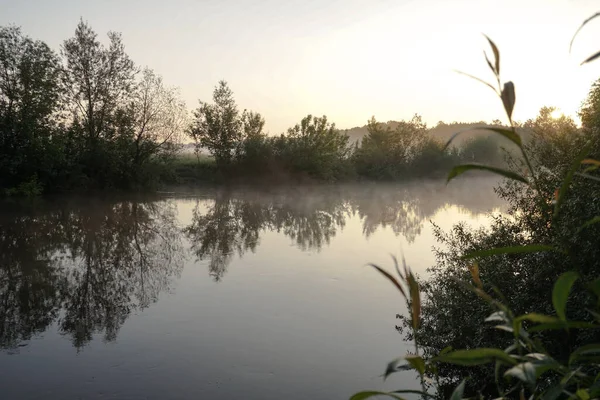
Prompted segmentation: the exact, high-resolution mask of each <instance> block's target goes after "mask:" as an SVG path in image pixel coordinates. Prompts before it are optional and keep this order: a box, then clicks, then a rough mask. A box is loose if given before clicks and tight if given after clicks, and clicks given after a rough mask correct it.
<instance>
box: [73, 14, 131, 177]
mask: <svg viewBox="0 0 600 400" xmlns="http://www.w3.org/2000/svg"><path fill="white" fill-rule="evenodd" d="M108 38H109V42H110V43H109V45H108V47H105V46H104V45H102V44H101V43H100V42H99V41H98V39H97V35H96V33H95V32H94V31H93V30H92V29H91V27H90V26H89V25H88V24H87V23H85V22H83V20H82V21H80V22H79V24H78V25H77V29H76V30H75V35H74V36H73V37H72V38H70V39H68V40H66V41H65V42H64V43H63V46H62V49H61V54H62V57H63V60H64V65H63V69H62V71H63V73H62V79H63V83H64V86H65V88H66V89H67V92H68V104H69V105H70V108H71V110H72V112H73V114H74V116H77V117H78V119H79V120H80V123H81V126H82V128H83V132H84V135H85V139H86V148H87V151H88V158H87V159H86V163H87V164H88V165H87V166H88V171H87V172H88V173H89V174H91V175H93V174H94V173H95V172H97V171H98V169H99V168H102V167H103V165H102V164H101V161H102V160H101V157H100V154H99V147H100V144H101V141H102V140H105V141H109V140H110V139H111V138H112V137H113V136H114V133H115V130H114V129H113V128H114V127H113V126H112V122H114V117H115V111H116V110H117V108H118V106H120V105H123V103H124V100H125V98H126V95H130V94H131V91H132V89H133V87H134V76H135V73H136V69H135V66H134V63H133V61H131V59H130V58H129V56H128V55H127V54H126V53H125V47H124V45H123V42H122V40H121V35H120V34H119V33H115V32H109V33H108Z"/></svg>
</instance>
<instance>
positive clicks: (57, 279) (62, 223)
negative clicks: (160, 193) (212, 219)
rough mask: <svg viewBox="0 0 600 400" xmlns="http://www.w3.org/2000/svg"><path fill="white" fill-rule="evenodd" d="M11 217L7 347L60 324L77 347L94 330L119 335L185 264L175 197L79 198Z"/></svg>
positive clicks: (1, 239) (0, 274)
mask: <svg viewBox="0 0 600 400" xmlns="http://www.w3.org/2000/svg"><path fill="white" fill-rule="evenodd" d="M23 212H24V213H25V215H27V212H31V210H25V211H23ZM3 218H4V220H6V221H4V220H3V223H2V224H1V226H0V232H1V234H0V246H1V247H0V249H1V250H2V253H1V255H0V258H2V261H3V262H2V264H0V282H2V283H1V285H2V286H1V287H2V288H3V290H2V292H1V293H2V294H1V295H0V298H1V300H0V301H1V303H0V316H1V317H2V321H3V322H2V325H1V326H2V328H0V329H1V332H0V338H1V342H0V343H1V346H2V347H14V346H15V345H16V344H18V343H19V342H20V341H23V340H27V339H29V338H30V337H31V336H32V335H33V334H35V333H39V332H42V331H43V330H45V329H46V328H47V327H48V325H49V324H50V323H52V322H54V321H56V322H58V326H59V329H60V331H61V332H62V333H63V334H65V335H68V336H70V337H71V338H72V342H73V345H74V346H75V347H77V348H81V347H82V346H84V345H85V344H86V343H88V342H89V341H90V340H91V339H92V337H93V335H94V334H102V335H103V337H104V339H105V340H108V341H110V340H114V339H115V338H116V336H117V334H118V331H119V329H120V327H121V326H122V325H123V323H124V322H125V320H126V319H127V318H128V316H129V315H130V314H131V312H133V311H135V310H140V309H144V308H145V307H148V306H149V305H150V304H152V303H153V302H155V301H157V299H158V296H159V294H160V293H161V292H162V291H165V290H168V289H169V285H170V282H171V280H172V278H173V277H176V276H178V275H179V273H180V270H181V268H182V257H183V248H182V246H181V231H180V229H179V227H178V226H177V225H176V223H175V210H174V207H173V205H172V204H171V203H169V202H140V201H137V200H134V201H122V202H117V203H114V202H106V201H96V202H93V203H92V204H89V203H88V204H85V205H84V204H81V203H78V202H73V203H67V204H62V205H59V207H56V206H53V207H51V208H50V209H48V210H44V212H43V213H41V215H38V216H35V217H33V216H29V215H27V216H26V217H23V216H20V215H19V214H18V213H17V216H16V217H15V216H13V217H12V219H11V217H10V215H3Z"/></svg>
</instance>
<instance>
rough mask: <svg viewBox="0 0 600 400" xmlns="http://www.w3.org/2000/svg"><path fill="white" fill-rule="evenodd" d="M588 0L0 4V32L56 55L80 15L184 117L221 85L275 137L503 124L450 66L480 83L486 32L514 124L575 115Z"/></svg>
mask: <svg viewBox="0 0 600 400" xmlns="http://www.w3.org/2000/svg"><path fill="white" fill-rule="evenodd" d="M596 11H600V2H598V1H583V0H503V1H490V0H461V1H451V0H418V1H414V0H370V1H368V0H345V1H338V0H321V1H311V0H289V1H285V0H262V1H260V0H256V1H249V0H246V1H244V0H238V1H233V0H218V1H212V0H205V1H201V0H196V1H192V0H170V1H165V0H120V1H115V0H104V1H83V0H53V1H49V0H0V25H8V24H16V25H19V26H21V27H22V28H23V31H24V32H25V33H26V34H28V35H29V36H31V37H33V38H35V39H42V40H44V41H46V42H47V43H48V44H49V45H50V46H51V47H52V48H54V49H55V50H58V49H59V46H60V44H61V43H62V41H63V40H64V39H66V38H68V37H70V36H72V35H73V32H74V30H75V27H76V25H77V23H78V21H79V18H80V17H83V19H84V20H87V21H88V22H89V23H90V25H91V26H92V28H93V29H94V30H95V31H96V32H97V33H98V34H99V36H100V37H101V38H103V39H105V38H106V33H107V32H108V31H109V30H113V31H118V32H121V33H122V34H123V39H124V42H125V45H126V49H127V52H128V53H129V55H130V56H131V57H132V59H133V60H134V61H135V62H136V63H137V64H138V65H140V66H149V67H150V68H153V69H154V70H155V71H156V72H157V73H159V74H161V75H162V76H163V78H164V81H165V82H166V83H167V84H169V85H172V86H178V87H179V88H180V90H181V94H182V97H183V98H184V100H185V101H186V103H187V105H188V108H190V109H193V108H195V107H196V106H197V104H198V99H201V100H204V101H206V100H211V96H212V90H213V87H214V86H215V85H216V83H217V81H218V80H220V79H225V80H226V81H228V82H229V84H230V87H231V88H232V89H233V91H234V92H235V95H236V99H237V102H238V105H239V107H240V108H241V109H244V108H248V109H252V110H255V111H258V112H260V113H261V114H263V116H264V117H265V119H266V121H267V126H266V128H267V130H268V131H270V133H272V134H277V133H280V132H282V131H284V130H285V129H287V128H288V127H290V126H292V125H294V124H295V123H297V122H299V121H300V119H301V118H302V117H303V116H305V115H306V114H309V113H312V114H313V115H323V114H325V115H327V116H328V117H329V119H330V120H331V121H333V122H335V123H336V125H337V126H338V127H340V128H350V127H354V126H362V125H364V124H365V123H366V122H367V120H368V119H369V118H370V117H371V116H372V115H374V116H375V117H376V118H377V119H378V120H381V121H387V120H392V119H394V120H398V119H408V118H410V117H411V116H412V115H413V114H415V113H418V114H420V115H422V116H423V118H424V120H425V121H426V122H428V123H429V124H433V125H434V124H435V123H437V121H439V120H444V121H446V122H451V121H454V120H456V121H465V122H467V121H476V120H486V121H491V120H493V119H496V118H498V119H503V118H504V114H503V111H502V108H501V104H500V102H499V101H498V100H497V99H496V98H495V97H494V94H493V92H492V91H491V90H490V89H489V88H486V87H484V86H483V85H481V84H479V83H477V82H475V81H472V80H470V79H469V78H466V77H464V76H461V75H458V74H456V73H455V72H453V70H455V69H458V70H462V71H465V72H469V73H471V74H474V75H477V76H479V77H482V78H485V79H488V80H490V81H492V75H491V73H490V72H489V70H488V69H487V66H486V64H485V60H484V59H483V50H488V47H487V45H486V42H485V39H484V38H483V36H482V35H481V34H482V33H486V34H487V35H488V36H490V37H491V38H492V39H493V40H494V41H495V42H496V44H497V45H498V47H499V48H500V51H501V59H502V66H501V72H502V76H503V80H512V81H514V82H515V85H516V93H517V103H516V108H515V118H516V119H517V120H525V119H527V118H529V117H534V116H535V115H536V113H537V111H538V110H539V108H540V107H541V106H543V105H551V106H557V107H559V108H560V109H561V110H562V111H563V112H564V113H565V114H568V115H574V114H575V113H576V111H577V109H578V108H579V105H580V103H581V101H582V100H583V99H584V98H585V96H586V94H587V92H588V90H589V86H590V84H591V83H592V82H593V81H594V80H595V79H596V78H599V77H600V61H598V62H596V63H592V64H590V65H586V66H579V63H580V62H581V61H582V60H583V59H585V58H586V57H587V56H588V55H591V54H592V53H594V52H595V51H597V50H600V36H599V33H600V18H599V19H598V20H597V21H596V22H592V23H591V24H590V25H589V26H588V27H587V28H585V29H584V31H582V33H581V35H580V37H579V39H578V40H577V41H576V43H575V46H574V49H573V53H572V54H571V55H569V51H568V45H569V41H570V40H571V37H572V35H573V33H574V32H575V30H576V29H577V27H578V26H579V24H580V23H581V22H582V21H583V20H584V19H585V18H587V17H588V16H590V15H591V14H593V13H594V12H596Z"/></svg>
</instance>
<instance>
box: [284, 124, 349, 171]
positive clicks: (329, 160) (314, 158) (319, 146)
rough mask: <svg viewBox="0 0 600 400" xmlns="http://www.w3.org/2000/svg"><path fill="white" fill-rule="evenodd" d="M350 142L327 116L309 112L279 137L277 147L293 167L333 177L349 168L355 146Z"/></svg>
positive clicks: (296, 169) (285, 161) (285, 160)
mask: <svg viewBox="0 0 600 400" xmlns="http://www.w3.org/2000/svg"><path fill="white" fill-rule="evenodd" d="M348 142H349V138H348V136H347V135H345V134H343V133H342V132H340V131H339V130H338V129H336V127H335V124H333V123H330V122H329V121H328V120H327V117H326V116H323V117H313V116H312V115H310V114H309V115H307V116H306V117H304V118H302V121H300V123H299V124H296V125H295V126H294V127H292V128H289V129H288V131H287V134H286V135H282V136H281V137H280V138H278V141H277V143H276V147H277V150H276V151H277V152H278V154H279V157H280V158H281V160H282V162H284V163H287V164H288V165H289V166H290V167H291V169H293V170H295V171H297V172H305V173H308V174H309V175H311V176H313V177H316V178H321V179H327V180H331V179H335V178H337V177H339V175H341V174H342V172H345V171H343V170H344V168H345V164H346V162H349V154H350V149H351V148H350V146H349V144H348Z"/></svg>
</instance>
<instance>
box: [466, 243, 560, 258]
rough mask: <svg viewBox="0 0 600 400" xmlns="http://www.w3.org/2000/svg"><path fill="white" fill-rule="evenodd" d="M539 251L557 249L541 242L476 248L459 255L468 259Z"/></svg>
mask: <svg viewBox="0 0 600 400" xmlns="http://www.w3.org/2000/svg"><path fill="white" fill-rule="evenodd" d="M540 251H557V250H556V249H555V248H554V247H552V246H547V245H543V244H530V245H526V246H510V247H497V248H495V249H487V250H477V251H473V252H471V253H469V254H466V255H464V256H462V257H461V259H463V260H465V259H469V258H475V257H489V256H495V255H499V254H522V253H537V252H540Z"/></svg>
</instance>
